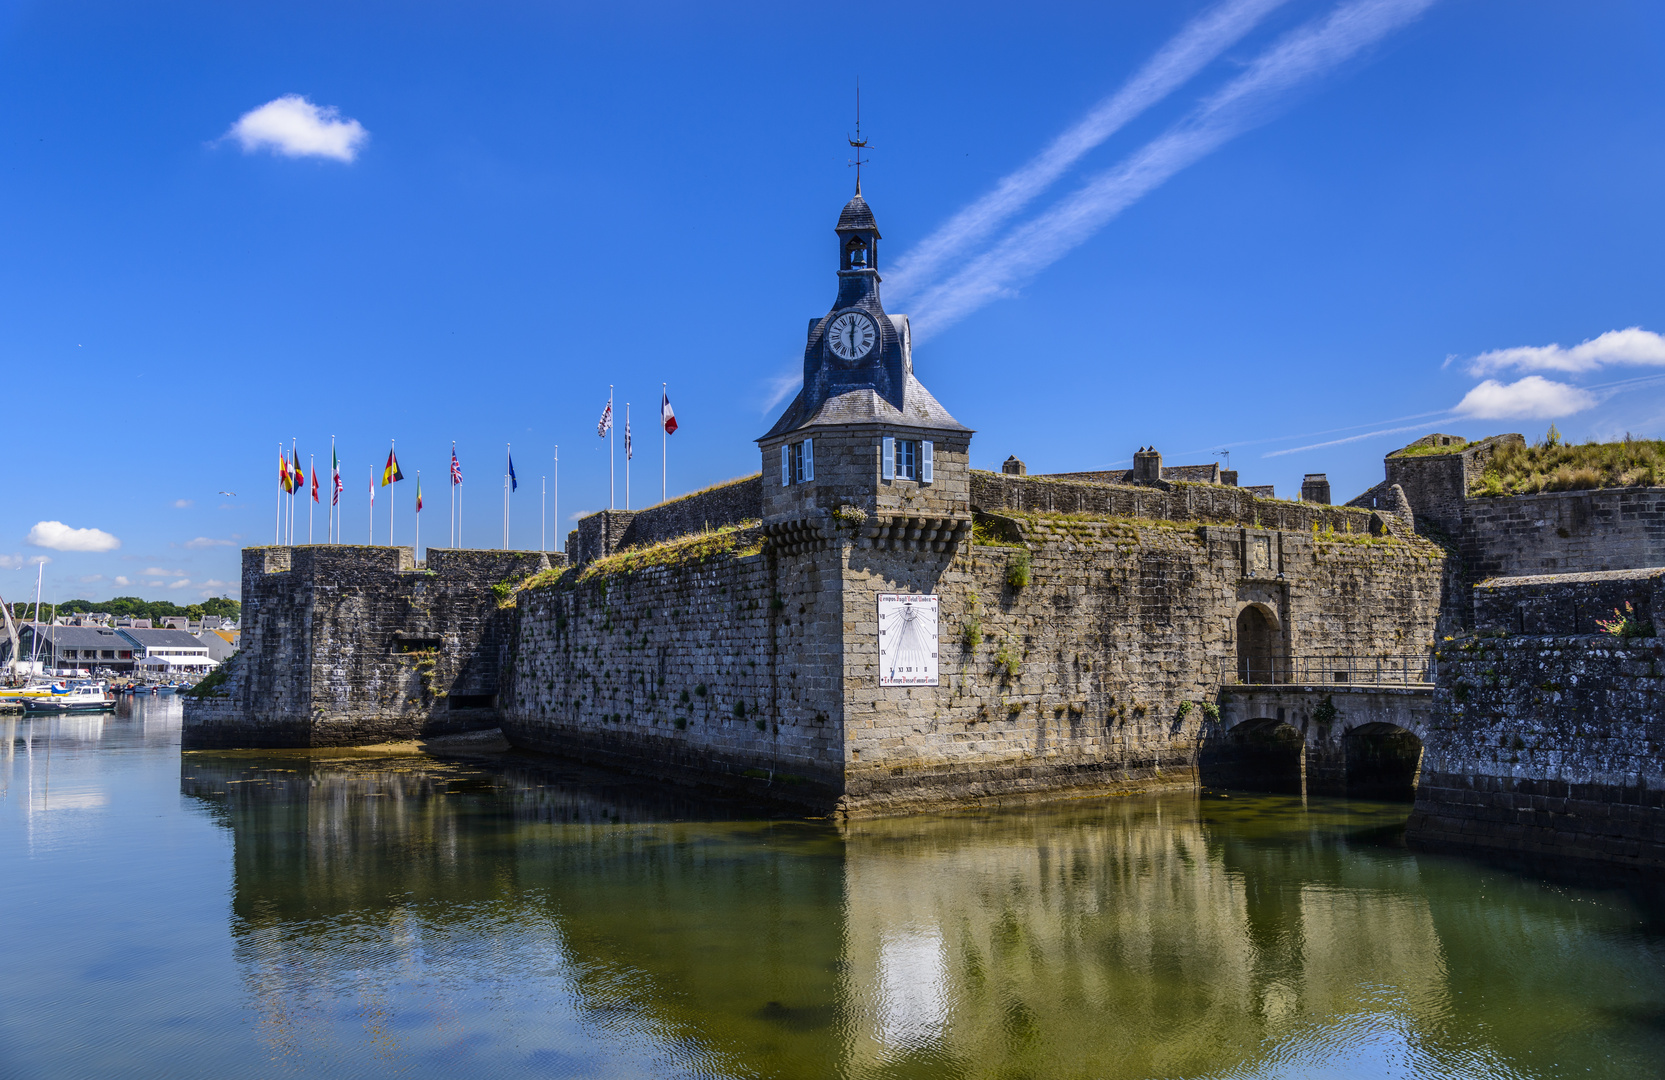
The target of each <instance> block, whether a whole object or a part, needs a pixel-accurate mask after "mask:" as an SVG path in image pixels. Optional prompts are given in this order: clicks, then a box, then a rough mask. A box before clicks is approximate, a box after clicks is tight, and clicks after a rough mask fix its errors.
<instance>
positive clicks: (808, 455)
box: [804, 439, 815, 484]
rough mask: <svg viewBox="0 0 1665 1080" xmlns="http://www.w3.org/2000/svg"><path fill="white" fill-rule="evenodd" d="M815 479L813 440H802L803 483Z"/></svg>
mask: <svg viewBox="0 0 1665 1080" xmlns="http://www.w3.org/2000/svg"><path fill="white" fill-rule="evenodd" d="M814 479H815V440H814V439H805V440H804V482H805V483H806V484H807V483H808V482H810V481H811V480H814Z"/></svg>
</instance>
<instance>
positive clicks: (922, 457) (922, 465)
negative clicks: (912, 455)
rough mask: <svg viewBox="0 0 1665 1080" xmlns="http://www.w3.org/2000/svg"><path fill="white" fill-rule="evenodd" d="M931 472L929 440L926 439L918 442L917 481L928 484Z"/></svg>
mask: <svg viewBox="0 0 1665 1080" xmlns="http://www.w3.org/2000/svg"><path fill="white" fill-rule="evenodd" d="M931 474H932V461H931V440H930V439H926V440H925V441H924V442H922V443H920V444H919V482H920V483H922V484H929V483H930V482H931Z"/></svg>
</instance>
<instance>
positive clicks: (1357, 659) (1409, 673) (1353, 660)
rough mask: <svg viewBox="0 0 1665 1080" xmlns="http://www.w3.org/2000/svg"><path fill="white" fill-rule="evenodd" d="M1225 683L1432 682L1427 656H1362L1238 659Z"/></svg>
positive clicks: (1431, 672)
mask: <svg viewBox="0 0 1665 1080" xmlns="http://www.w3.org/2000/svg"><path fill="white" fill-rule="evenodd" d="M1225 681H1226V682H1228V683H1237V684H1241V685H1257V686H1263V685H1267V684H1273V683H1285V684H1287V683H1301V684H1303V685H1308V686H1311V685H1323V684H1330V685H1336V686H1343V685H1351V686H1423V685H1427V684H1430V683H1432V682H1433V681H1434V658H1433V655H1432V654H1430V653H1414V654H1404V655H1385V656H1384V655H1377V656H1371V655H1362V656H1344V655H1332V656H1292V657H1239V658H1238V660H1237V665H1236V668H1235V669H1233V670H1228V671H1227V672H1226V678H1225Z"/></svg>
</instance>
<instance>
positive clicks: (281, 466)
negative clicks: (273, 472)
mask: <svg viewBox="0 0 1665 1080" xmlns="http://www.w3.org/2000/svg"><path fill="white" fill-rule="evenodd" d="M278 484H279V486H281V487H282V488H283V490H284V491H285V492H287V493H289V494H291V495H293V494H294V493H295V482H294V481H293V480H291V479H290V478H289V459H288V457H286V456H284V453H283V451H281V450H280V451H278Z"/></svg>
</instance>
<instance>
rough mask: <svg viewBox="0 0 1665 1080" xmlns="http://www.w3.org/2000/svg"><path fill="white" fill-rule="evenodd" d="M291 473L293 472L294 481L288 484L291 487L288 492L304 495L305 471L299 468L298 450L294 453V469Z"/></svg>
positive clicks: (299, 457) (299, 454)
mask: <svg viewBox="0 0 1665 1080" xmlns="http://www.w3.org/2000/svg"><path fill="white" fill-rule="evenodd" d="M292 472H293V476H294V479H293V480H292V481H291V482H290V483H291V485H292V486H291V487H290V489H289V490H290V491H299V492H302V493H305V491H306V472H305V470H303V469H302V468H301V452H300V451H299V450H296V451H295V467H294V469H293V470H292Z"/></svg>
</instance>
